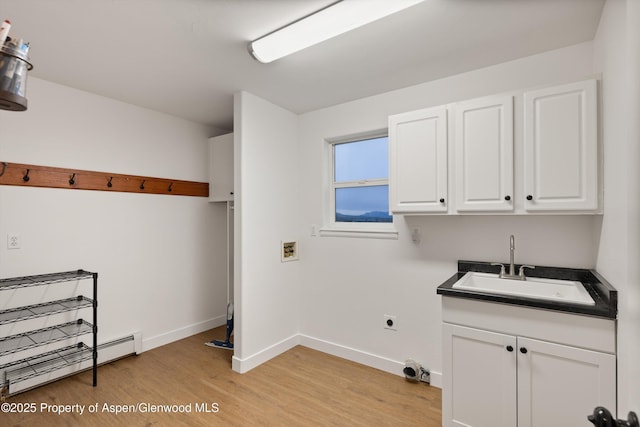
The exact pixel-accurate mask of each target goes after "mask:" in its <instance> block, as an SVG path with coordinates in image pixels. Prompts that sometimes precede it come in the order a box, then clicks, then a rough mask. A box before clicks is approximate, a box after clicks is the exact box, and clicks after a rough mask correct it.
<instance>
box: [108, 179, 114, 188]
mask: <svg viewBox="0 0 640 427" xmlns="http://www.w3.org/2000/svg"><path fill="white" fill-rule="evenodd" d="M111 180H113V177H109V182H107V187H109V188H111V187H113V184H112V183H111Z"/></svg>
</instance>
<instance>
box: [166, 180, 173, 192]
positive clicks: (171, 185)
mask: <svg viewBox="0 0 640 427" xmlns="http://www.w3.org/2000/svg"><path fill="white" fill-rule="evenodd" d="M171 187H173V182H172V183H171V184H169V188H167V191H169V192H171V190H172V188H171Z"/></svg>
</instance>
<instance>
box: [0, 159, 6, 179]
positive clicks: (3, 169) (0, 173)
mask: <svg viewBox="0 0 640 427" xmlns="http://www.w3.org/2000/svg"><path fill="white" fill-rule="evenodd" d="M6 170H7V162H2V172H0V176H2V175H4V172H5V171H6Z"/></svg>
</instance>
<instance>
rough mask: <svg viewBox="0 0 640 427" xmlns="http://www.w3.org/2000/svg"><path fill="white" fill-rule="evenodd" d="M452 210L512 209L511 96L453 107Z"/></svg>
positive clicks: (475, 101)
mask: <svg viewBox="0 0 640 427" xmlns="http://www.w3.org/2000/svg"><path fill="white" fill-rule="evenodd" d="M455 150H456V151H455V153H456V154H455V155H456V209H457V210H458V211H511V210H513V97H512V96H491V97H487V98H482V99H477V100H473V101H468V102H462V103H460V104H458V105H457V106H456V117H455Z"/></svg>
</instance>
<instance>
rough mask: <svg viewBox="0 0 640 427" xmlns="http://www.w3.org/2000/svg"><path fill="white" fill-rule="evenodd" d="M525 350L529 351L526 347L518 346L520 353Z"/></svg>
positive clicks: (525, 351)
mask: <svg viewBox="0 0 640 427" xmlns="http://www.w3.org/2000/svg"><path fill="white" fill-rule="evenodd" d="M527 351H529V350H527V348H526V347H520V353H522V354H527Z"/></svg>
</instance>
